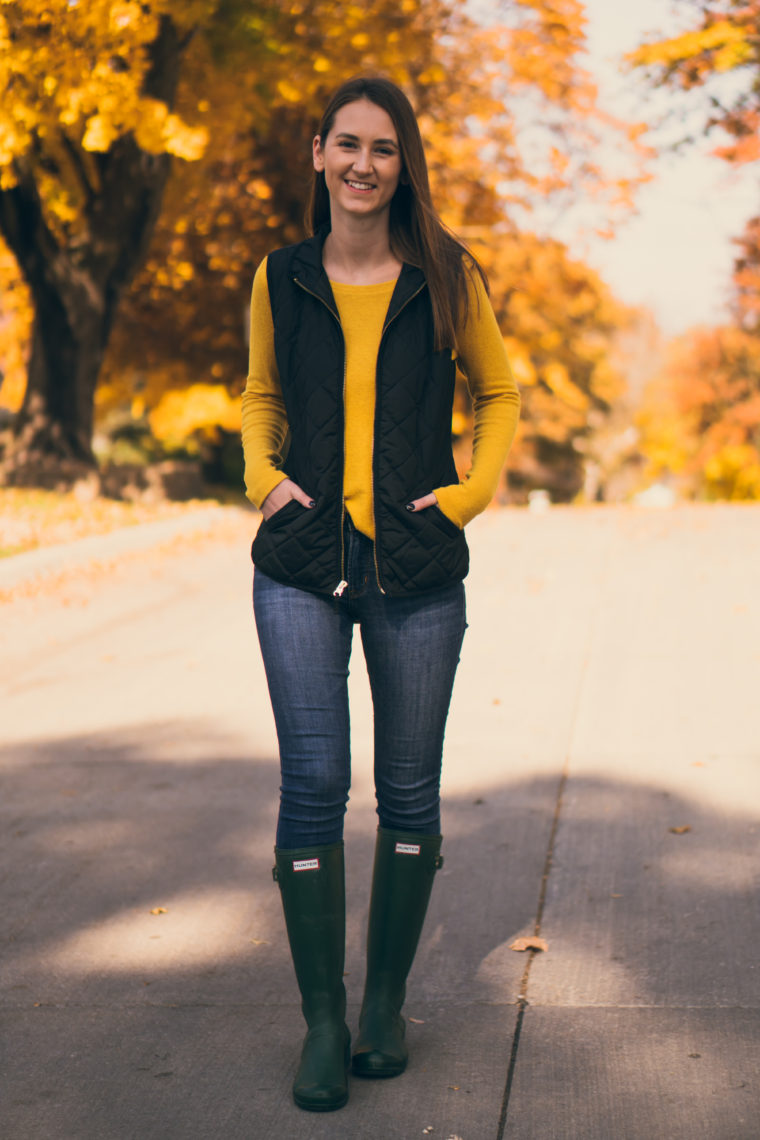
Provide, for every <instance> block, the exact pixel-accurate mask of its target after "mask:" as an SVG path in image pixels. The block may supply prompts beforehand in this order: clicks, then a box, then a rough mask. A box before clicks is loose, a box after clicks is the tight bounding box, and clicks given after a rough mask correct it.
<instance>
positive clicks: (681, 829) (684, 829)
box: [668, 823, 691, 835]
mask: <svg viewBox="0 0 760 1140" xmlns="http://www.w3.org/2000/svg"><path fill="white" fill-rule="evenodd" d="M668 831H671V832H672V833H673V835H685V834H686V832H687V831H691V827H690V825H689V824H688V823H685V824H684V825H683V827H669V828H668Z"/></svg>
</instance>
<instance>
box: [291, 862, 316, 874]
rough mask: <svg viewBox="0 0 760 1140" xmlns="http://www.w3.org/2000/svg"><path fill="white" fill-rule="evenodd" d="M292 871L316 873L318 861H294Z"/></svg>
mask: <svg viewBox="0 0 760 1140" xmlns="http://www.w3.org/2000/svg"><path fill="white" fill-rule="evenodd" d="M293 870H294V871H318V870H319V859H294V860H293Z"/></svg>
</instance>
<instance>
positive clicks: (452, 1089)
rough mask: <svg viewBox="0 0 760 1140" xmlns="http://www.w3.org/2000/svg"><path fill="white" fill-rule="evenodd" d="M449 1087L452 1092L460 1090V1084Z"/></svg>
mask: <svg viewBox="0 0 760 1140" xmlns="http://www.w3.org/2000/svg"><path fill="white" fill-rule="evenodd" d="M448 1087H449V1088H450V1089H451V1091H452V1092H459V1085H449V1086H448Z"/></svg>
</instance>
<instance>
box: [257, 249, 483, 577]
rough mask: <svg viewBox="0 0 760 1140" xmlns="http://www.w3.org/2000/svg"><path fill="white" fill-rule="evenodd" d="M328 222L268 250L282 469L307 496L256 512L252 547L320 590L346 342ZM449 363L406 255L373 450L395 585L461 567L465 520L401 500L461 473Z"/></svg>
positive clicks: (337, 525) (334, 499) (382, 358)
mask: <svg viewBox="0 0 760 1140" xmlns="http://www.w3.org/2000/svg"><path fill="white" fill-rule="evenodd" d="M326 236H327V231H326V230H324V231H320V233H318V234H317V235H315V237H313V238H310V239H309V240H307V241H304V242H300V243H299V244H298V245H294V246H288V247H286V248H285V249H280V250H277V251H276V252H275V253H271V254H270V255H269V257H268V258H267V278H268V285H269V297H270V302H271V306H272V319H273V324H274V337H275V355H276V359H277V367H278V369H279V373H280V383H281V386H282V394H283V399H284V402H285V410H286V414H287V419H288V426H289V428H290V439H289V447H288V449H287V453H286V455H285V458H284V462H283V470H284V471H285V472H286V473H287V474H288V476H289V477H290V478H291V479H293V480H294V481H295V482H296V483H298V484H299V486H301V487H303V488H304V490H305V491H307V492H308V493H309V494H311V496H312V497H313V498H314V500H315V502H316V506H315V507H313V508H305V507H302V506H301V505H300V504H299V503H297V502H296V501H295V500H292V501H291V502H289V503H286V505H285V506H284V507H283V508H282V509H281V510H279V511H277V513H276V514H275V515H273V516H272V518H270V519H269V520H264V521H262V523H261V525H260V527H259V530H258V533H257V535H256V538H255V539H254V542H253V546H252V549H251V556H252V558H253V561H254V563H255V564H256V566H257V567H259V568H260V569H261V570H262V571H263V572H264V573H265V574H267V575H268V576H269V577H271V578H274V579H276V580H277V581H279V582H284V583H286V584H289V585H293V586H299V587H300V588H301V589H305V590H309V591H311V592H313V593H317V594H335V593H339V592H340V589H341V586H342V584H343V582H344V578H345V573H344V571H345V566H344V550H343V518H344V506H343V385H344V362H345V345H344V340H343V332H342V330H341V325H340V318H339V316H338V309H337V306H336V304H335V299H334V297H333V294H332V290H331V289H330V282H329V281H328V279H327V275H326V273H325V271H324V268H323V266H322V245H323V243H324V239H325V237H326ZM454 378H455V365H454V362H453V360H452V358H451V351H450V350H449V349H445V350H442V351H437V352H436V351H435V349H434V344H433V318H432V310H431V305H430V297H429V294H428V289H427V285H426V282H425V277H424V275H423V273H422V272H421V270H419V269H416V268H414V267H413V266H411V265H406V264H405V265H404V266H403V267H402V270H401V273H400V275H399V278H398V281H397V282H396V287H395V289H394V292H393V296H392V297H391V301H390V305H389V308H388V314H387V316H386V318H385V325H384V328H383V334H382V338H381V341H380V349H379V352H378V358H377V372H376V405H375V427H374V441H373V443H374V450H373V461H372V469H373V488H372V489H373V501H374V512H375V565H376V570H377V577H378V584H379V585H380V588H381V589H382V590H383V591H384V592H385V593H386V594H388V595H391V596H397V597H398V596H405V595H409V594H416V593H419V592H421V591H425V590H434V589H439V588H440V587H442V586H447V585H451V584H453V583H454V582H458V581H460V580H461V579H462V578H464V577H465V575H466V574H467V571H468V567H469V554H468V550H467V543H466V541H465V537H464V534H463V532H462V531H461V530H460V529H459V527H458V526H456V524H455V523H453V522H451V521H450V519H448V518H447V517H446V516H445V515H444V514H443V512H442V511H441V510H440V509H439V508H438V507H430V508H428V509H427V510H425V511H420V512H419V513H416V512H410V511H407V509H406V504H407V503H408V502H410V500H412V499H417V498H420V497H421V496H422V495H426V494H428V493H429V492H430V491H432V490H433V489H434V488H435V487H444V486H448V485H449V484H452V483H457V482H458V477H457V472H456V467H455V465H454V458H453V455H452V451H451V411H452V403H453V398H454Z"/></svg>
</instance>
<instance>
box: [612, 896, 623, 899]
mask: <svg viewBox="0 0 760 1140" xmlns="http://www.w3.org/2000/svg"><path fill="white" fill-rule="evenodd" d="M622 897H623V896H622V895H610V898H611V899H622Z"/></svg>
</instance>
